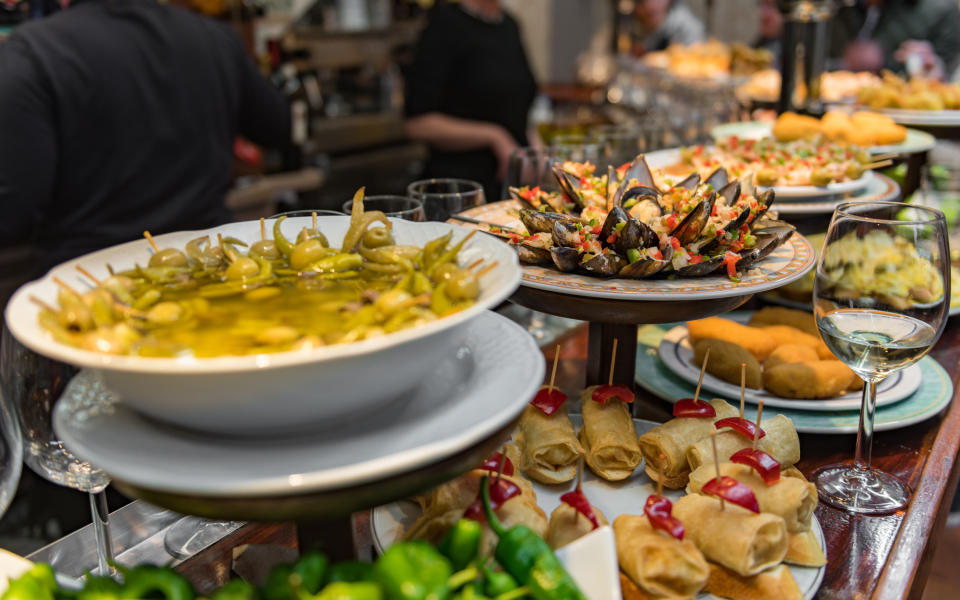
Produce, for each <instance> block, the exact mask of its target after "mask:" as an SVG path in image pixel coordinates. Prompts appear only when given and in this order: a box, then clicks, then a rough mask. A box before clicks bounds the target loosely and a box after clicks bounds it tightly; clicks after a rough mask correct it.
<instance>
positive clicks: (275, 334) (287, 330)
mask: <svg viewBox="0 0 960 600" xmlns="http://www.w3.org/2000/svg"><path fill="white" fill-rule="evenodd" d="M299 337H300V332H298V331H297V330H296V329H294V328H293V327H290V326H289V325H274V326H273V327H268V328H266V329H264V330H263V331H261V332H260V333H258V334H257V341H258V342H260V343H261V344H269V345H271V346H279V345H281V344H290V343H293V342H295V341H297V338H299Z"/></svg>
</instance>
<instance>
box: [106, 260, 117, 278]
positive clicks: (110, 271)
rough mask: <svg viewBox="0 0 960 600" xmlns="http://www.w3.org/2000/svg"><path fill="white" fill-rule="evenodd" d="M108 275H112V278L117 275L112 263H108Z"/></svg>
mask: <svg viewBox="0 0 960 600" xmlns="http://www.w3.org/2000/svg"><path fill="white" fill-rule="evenodd" d="M107 273H110V277H113V276H114V275H116V274H117V272H116V271H114V270H113V265H111V264H110V263H107Z"/></svg>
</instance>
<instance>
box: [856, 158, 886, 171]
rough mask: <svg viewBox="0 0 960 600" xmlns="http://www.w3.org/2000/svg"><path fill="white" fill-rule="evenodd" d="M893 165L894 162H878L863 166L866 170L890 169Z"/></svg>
mask: <svg viewBox="0 0 960 600" xmlns="http://www.w3.org/2000/svg"><path fill="white" fill-rule="evenodd" d="M892 164H893V161H892V160H889V159H888V160H878V161H876V162H872V163H867V164H865V165H863V168H864V169H882V168H883V167H889V166H890V165H892Z"/></svg>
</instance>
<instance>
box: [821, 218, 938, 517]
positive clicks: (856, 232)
mask: <svg viewBox="0 0 960 600" xmlns="http://www.w3.org/2000/svg"><path fill="white" fill-rule="evenodd" d="M949 261H950V252H949V249H948V247H947V224H946V220H945V218H944V216H943V213H941V212H940V211H938V210H935V209H931V208H924V207H916V206H911V205H908V204H903V203H900V202H848V203H844V204H840V205H839V206H837V207H836V209H835V210H834V213H833V218H832V219H831V221H830V228H829V229H828V231H827V236H826V240H825V241H824V246H823V251H822V252H821V255H820V261H819V262H818V264H817V274H816V281H815V284H814V295H813V297H814V312H815V315H816V320H817V327H818V328H819V329H820V335H821V336H822V337H823V340H824V342H826V344H827V346H828V347H829V348H830V350H831V351H832V352H833V353H834V354H835V355H836V356H837V357H838V358H839V359H840V360H841V361H843V362H844V363H845V364H846V365H847V366H849V367H850V368H851V369H853V371H854V372H855V373H856V374H857V375H858V376H859V377H860V378H861V379H863V380H864V388H863V401H862V405H861V409H860V427H859V431H858V433H857V448H856V455H855V458H854V460H853V463H852V464H851V463H841V464H837V465H831V466H828V467H825V468H823V469H821V470H820V471H819V473H818V474H817V478H816V480H817V487H818V488H819V495H820V500H823V501H824V502H826V503H828V504H830V505H832V506H835V507H837V508H840V509H842V510H846V511H849V512H854V513H862V514H884V513H889V512H892V511H895V510H898V509H900V508H902V507H904V506H905V505H906V504H907V502H909V499H910V492H909V489H908V488H907V486H906V484H904V483H903V482H902V481H900V480H899V479H897V478H896V477H894V476H893V475H890V474H889V473H886V472H883V471H880V470H878V469H876V468H873V467H871V466H870V453H871V448H872V444H873V425H874V414H875V409H876V402H877V385H878V384H879V383H880V382H881V381H883V379H884V378H885V377H887V376H888V375H890V374H891V373H893V372H895V371H899V370H901V369H905V368H907V367H909V366H910V365H912V364H914V363H915V362H917V361H918V360H920V359H921V358H923V356H924V355H926V354H927V352H929V351H930V348H931V347H932V346H933V345H934V344H935V343H936V341H937V339H939V337H940V334H941V333H943V328H944V326H945V325H946V322H947V316H948V311H949V308H950V300H949V299H950V262H949Z"/></svg>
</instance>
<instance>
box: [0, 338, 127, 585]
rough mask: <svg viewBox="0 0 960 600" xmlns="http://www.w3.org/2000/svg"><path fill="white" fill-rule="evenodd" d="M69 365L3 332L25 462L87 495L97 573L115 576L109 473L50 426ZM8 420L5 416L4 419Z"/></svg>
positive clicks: (0, 359)
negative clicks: (68, 444)
mask: <svg viewBox="0 0 960 600" xmlns="http://www.w3.org/2000/svg"><path fill="white" fill-rule="evenodd" d="M76 372H77V371H76V369H74V368H73V367H71V366H70V365H67V364H64V363H61V362H58V361H55V360H50V359H48V358H46V357H43V356H40V355H39V354H37V353H35V352H33V351H32V350H29V349H28V348H26V347H24V346H23V345H22V344H20V342H18V341H17V340H16V339H15V338H14V337H13V336H12V335H11V334H10V332H9V331H8V330H7V328H6V327H4V328H3V339H2V342H0V378H2V381H3V388H2V390H3V395H4V396H5V397H6V399H7V400H8V401H9V402H10V403H11V405H12V407H13V411H12V413H13V414H15V415H16V418H17V421H18V422H19V431H20V433H21V435H22V437H23V443H22V448H23V461H24V462H26V463H27V466H29V467H30V468H31V469H33V471H34V472H35V473H37V474H38V475H40V476H41V477H43V478H44V479H47V480H49V481H52V482H53V483H56V484H58V485H62V486H66V487H69V488H73V489H75V490H80V491H83V492H87V493H88V494H89V495H90V512H91V514H92V516H93V532H94V537H95V541H96V547H97V562H98V568H97V572H98V573H100V574H105V575H106V574H111V573H112V572H113V567H111V566H110V563H111V562H112V561H113V545H112V543H111V540H110V528H109V520H108V516H109V514H110V513H109V510H108V508H107V496H106V493H105V492H104V490H105V489H106V487H107V485H109V484H110V477H109V476H107V474H106V473H104V472H103V471H101V470H100V469H98V468H97V467H95V466H93V465H91V464H90V463H88V462H86V461H83V460H80V459H79V458H77V457H76V456H74V455H73V454H72V453H71V452H70V451H69V450H68V449H67V448H65V447H64V446H63V443H62V442H61V441H60V440H59V439H57V436H56V434H55V433H54V431H53V427H52V425H51V420H50V417H51V414H52V412H53V407H54V405H55V404H56V402H57V400H58V399H59V398H60V395H61V393H62V392H63V390H64V388H65V387H66V385H67V383H68V382H69V381H70V379H71V378H73V376H74V375H75V374H76ZM4 419H5V420H6V415H4Z"/></svg>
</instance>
